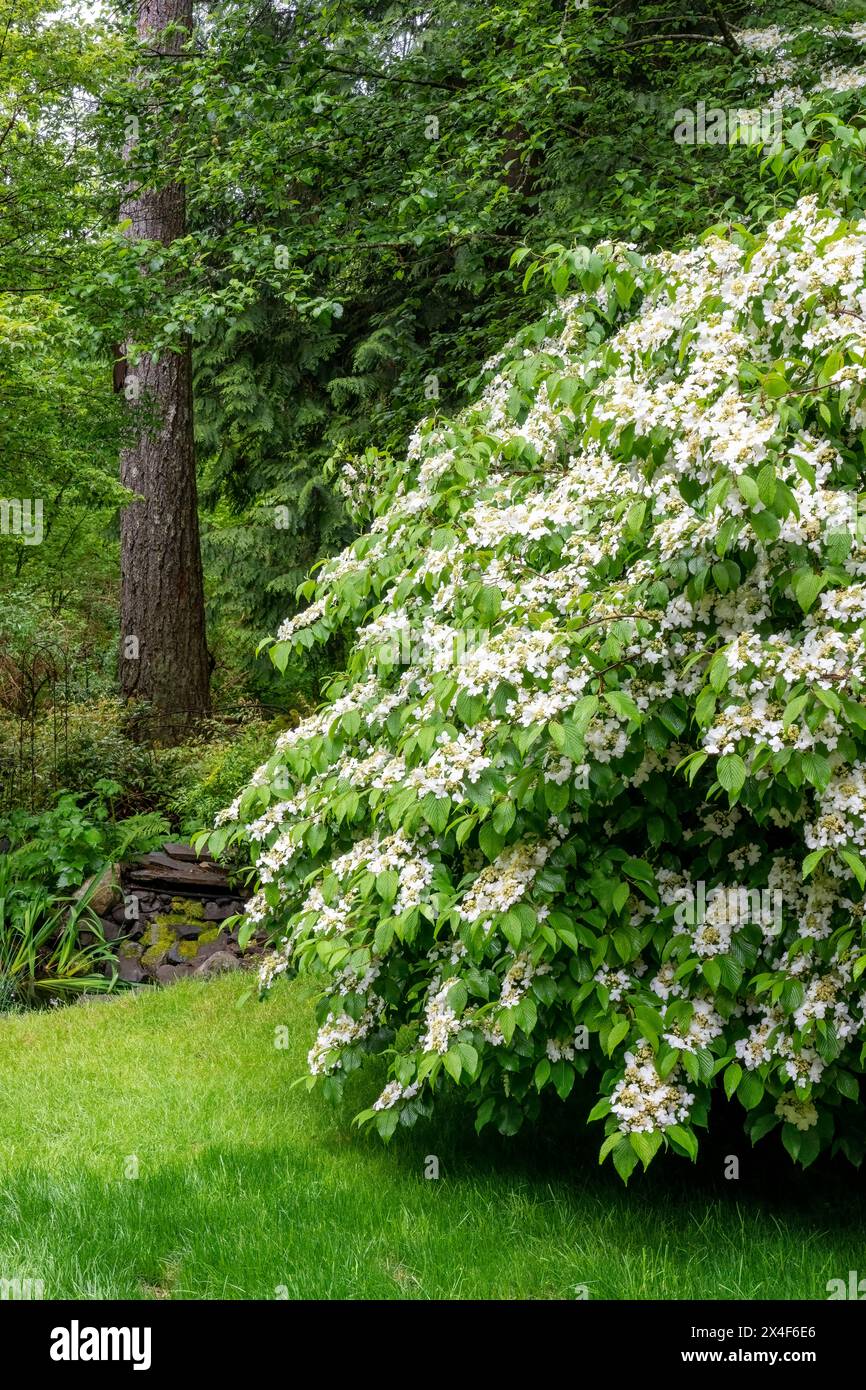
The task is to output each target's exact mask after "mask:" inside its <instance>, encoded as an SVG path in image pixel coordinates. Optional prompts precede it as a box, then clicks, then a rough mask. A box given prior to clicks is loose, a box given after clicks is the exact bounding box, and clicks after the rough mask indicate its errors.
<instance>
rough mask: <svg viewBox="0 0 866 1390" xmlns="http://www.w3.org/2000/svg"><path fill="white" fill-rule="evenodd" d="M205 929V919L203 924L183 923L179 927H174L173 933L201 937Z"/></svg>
mask: <svg viewBox="0 0 866 1390" xmlns="http://www.w3.org/2000/svg"><path fill="white" fill-rule="evenodd" d="M204 929H205V924H204V919H202V921H201V922H181V923H180V924H179V925H177V926H172V931H174V932H176V933H177V935H178V936H181V937H183V936H200V935H201V933H202V932H203V931H204Z"/></svg>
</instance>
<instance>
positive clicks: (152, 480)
mask: <svg viewBox="0 0 866 1390" xmlns="http://www.w3.org/2000/svg"><path fill="white" fill-rule="evenodd" d="M172 24H174V25H178V26H182V27H180V28H178V29H177V30H176V31H175V32H173V33H170V34H168V35H165V36H162V35H163V31H164V30H165V29H166V28H167V26H168V25H172ZM191 29H192V0H139V16H138V34H139V38H140V39H143V40H145V41H147V43H148V45H149V47H151V48H154V49H158V51H161V52H164V53H177V52H179V51H180V50H181V49H182V48H183V45H184V43H185V42H186V37H187V35H188V33H189V32H190V31H191ZM161 36H162V37H161ZM145 119H146V116H145ZM121 218H122V219H127V218H128V219H129V221H130V224H131V225H130V229H129V234H130V236H131V237H133V238H136V239H137V238H139V237H144V238H147V239H149V240H154V241H160V242H162V243H163V244H164V245H166V246H167V245H169V244H170V243H171V242H172V241H174V240H175V238H177V237H179V236H182V235H183V233H184V230H185V221H186V206H185V197H184V189H183V186H182V185H181V184H170V185H169V186H168V187H166V188H161V189H158V190H156V191H153V190H147V189H140V190H139V189H136V188H134V187H133V188H131V189H130V190H129V191H128V195H127V198H126V200H125V202H124V203H123V205H122V208H121ZM124 389H125V394H126V398H127V401H128V403H129V404H128V409H129V411H130V415H131V421H132V427H133V430H134V431H135V433H136V436H137V437H136V439H135V442H134V444H132V445H130V446H129V447H128V448H126V449H124V450H123V451H122V453H121V459H120V480H121V482H122V483H123V484H124V486H125V487H127V488H129V489H130V491H131V492H135V493H138V494H139V495H140V497H141V499H142V500H141V501H136V502H131V503H130V504H129V505H128V506H126V507H124V508H123V511H122V515H121V576H122V590H121V652H120V685H121V690H122V692H123V695H124V697H125V698H126V699H128V700H129V699H137V700H143V701H147V702H148V704H149V705H150V706H151V708H152V711H153V714H154V716H155V732H157V733H158V736H159V737H160V739H161V740H162V741H172V740H175V739H177V738H179V737H181V736H182V734H183V730H184V728H185V727H186V726H187V725H188V724H189V722H190V721H191V720H192V719H195V718H196V717H198V716H201V715H203V714H205V713H206V712H207V709H208V703H209V699H208V684H209V668H208V652H207V645H206V640H205V618H204V586H203V581H202V566H201V547H200V542H199V526H198V498H197V489H196V471H195V443H194V436H193V405H192V361H191V352H190V346H189V343H187V344H186V346H185V348H184V349H183V351H181V352H176V353H166V354H165V355H163V356H162V357H161V358H160V361H159V362H154V361H153V359H152V358H150V357H144V358H142V359H141V361H139V362H137V363H136V364H135V365H133V366H129V367H128V368H127V371H126V373H125V386H124Z"/></svg>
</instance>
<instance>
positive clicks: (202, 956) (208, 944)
mask: <svg viewBox="0 0 866 1390" xmlns="http://www.w3.org/2000/svg"><path fill="white" fill-rule="evenodd" d="M230 946H231V938H230V937H229V934H228V932H224V931H221V932H220V934H219V936H217V937H215V938H214V940H213V941H205V942H203V943H202V945H200V946H199V948H198V951H197V952H196V960H197V961H203V960H208V959H209V957H210V956H215V955H216V954H217V952H218V951H227V950H228V949H229V947H230Z"/></svg>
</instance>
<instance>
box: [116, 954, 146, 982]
mask: <svg viewBox="0 0 866 1390" xmlns="http://www.w3.org/2000/svg"><path fill="white" fill-rule="evenodd" d="M117 975H118V978H119V979H121V980H126V981H127V982H128V983H129V984H131V985H140V984H141V983H142V981H143V980H146V979H147V971H146V970H145V968H144V966H143V965H142V963H141V961H140V960H139V959H138V957H137V956H118V958H117Z"/></svg>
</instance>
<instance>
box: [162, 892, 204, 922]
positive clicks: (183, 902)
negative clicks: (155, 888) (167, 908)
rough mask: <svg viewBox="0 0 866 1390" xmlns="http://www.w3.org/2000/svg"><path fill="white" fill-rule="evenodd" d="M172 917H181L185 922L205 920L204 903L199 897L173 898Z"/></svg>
mask: <svg viewBox="0 0 866 1390" xmlns="http://www.w3.org/2000/svg"><path fill="white" fill-rule="evenodd" d="M169 916H170V917H174V918H176V917H180V918H181V919H182V920H183V921H184V922H203V921H204V903H203V902H201V901H200V900H199V899H198V898H172V900H171V913H170V914H169Z"/></svg>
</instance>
